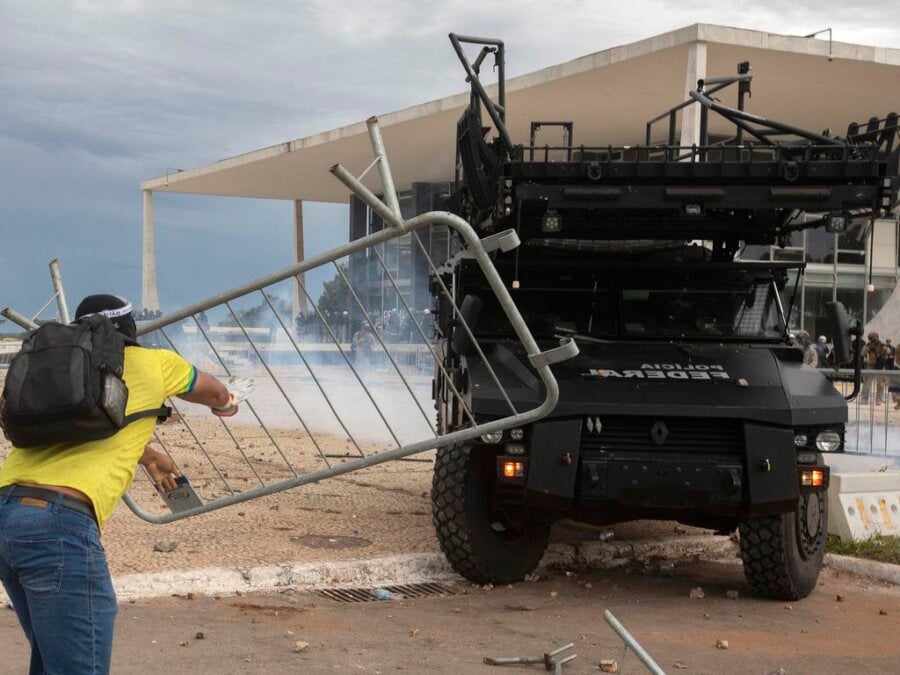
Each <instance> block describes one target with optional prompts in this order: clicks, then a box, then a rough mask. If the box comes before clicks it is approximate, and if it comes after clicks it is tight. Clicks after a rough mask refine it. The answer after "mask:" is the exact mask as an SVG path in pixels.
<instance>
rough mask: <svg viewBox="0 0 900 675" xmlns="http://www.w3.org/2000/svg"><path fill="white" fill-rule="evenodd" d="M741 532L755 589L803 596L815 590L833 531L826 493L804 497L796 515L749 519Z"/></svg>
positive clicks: (784, 596) (782, 596)
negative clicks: (829, 524) (827, 542)
mask: <svg viewBox="0 0 900 675" xmlns="http://www.w3.org/2000/svg"><path fill="white" fill-rule="evenodd" d="M740 530H741V559H742V560H743V562H744V576H746V577H747V581H748V582H749V583H750V586H751V587H752V588H753V591H754V593H756V594H757V595H760V596H763V597H766V598H773V599H776V600H798V599H800V598H805V597H806V596H807V595H809V594H810V593H811V592H812V591H813V589H815V587H816V583H817V581H818V579H819V570H820V569H821V568H822V556H823V555H824V554H825V538H826V534H827V532H828V508H827V504H826V500H825V493H823V492H821V493H817V494H809V495H802V496H801V497H800V500H799V502H798V504H797V510H796V511H792V512H790V513H780V514H777V515H771V516H753V517H749V518H746V519H745V520H744V521H742V522H741V526H740Z"/></svg>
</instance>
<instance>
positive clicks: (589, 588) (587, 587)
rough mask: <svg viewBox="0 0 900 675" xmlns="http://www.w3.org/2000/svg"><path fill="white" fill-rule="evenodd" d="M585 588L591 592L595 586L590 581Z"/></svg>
mask: <svg viewBox="0 0 900 675" xmlns="http://www.w3.org/2000/svg"><path fill="white" fill-rule="evenodd" d="M584 587H585V589H587V590H591V589H592V588H593V587H594V585H593V584H592V583H591V582H590V581H589V582H587V583H586V584H585V585H584Z"/></svg>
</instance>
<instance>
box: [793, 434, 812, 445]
mask: <svg viewBox="0 0 900 675" xmlns="http://www.w3.org/2000/svg"><path fill="white" fill-rule="evenodd" d="M807 443H809V438H808V437H807V436H806V434H797V435H796V436H794V447H795V448H802V447H803V446H804V445H806V444H807Z"/></svg>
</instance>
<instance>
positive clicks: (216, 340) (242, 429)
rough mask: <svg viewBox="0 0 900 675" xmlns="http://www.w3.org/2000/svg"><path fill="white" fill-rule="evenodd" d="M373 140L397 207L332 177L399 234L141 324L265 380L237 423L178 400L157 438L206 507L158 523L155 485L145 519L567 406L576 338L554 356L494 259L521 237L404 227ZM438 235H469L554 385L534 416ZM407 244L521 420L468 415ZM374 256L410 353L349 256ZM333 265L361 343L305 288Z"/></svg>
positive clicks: (225, 367) (161, 340)
mask: <svg viewBox="0 0 900 675" xmlns="http://www.w3.org/2000/svg"><path fill="white" fill-rule="evenodd" d="M369 133H370V139H371V142H372V147H373V151H374V154H375V159H374V160H373V162H372V163H371V164H370V165H369V167H368V168H367V169H366V171H365V172H363V175H365V173H366V172H368V170H369V169H371V168H372V167H377V168H378V171H379V174H380V177H381V183H382V187H383V191H384V195H385V201H382V200H380V199H378V198H377V197H376V196H375V195H374V194H373V193H372V192H371V191H369V190H368V189H367V188H366V187H365V186H364V185H363V183H362V182H361V178H362V176H360V178H356V177H355V176H353V175H352V174H350V173H349V172H348V171H346V170H345V169H344V168H343V167H341V166H340V165H336V166H335V167H333V168H332V173H334V175H335V176H336V177H337V178H338V179H340V180H341V181H342V182H344V183H345V184H346V185H347V186H348V187H349V188H350V189H351V190H352V191H353V192H354V193H355V194H356V195H357V196H358V197H360V198H361V199H362V200H363V201H364V202H365V203H366V204H367V205H368V206H369V207H370V208H372V209H373V210H374V211H375V212H377V213H378V214H379V215H380V216H381V217H382V218H383V219H384V221H385V223H387V224H388V225H389V227H387V228H385V229H384V230H382V231H380V232H377V233H375V234H371V235H369V236H367V237H364V238H362V239H358V240H356V241H353V242H350V243H349V244H347V245H344V246H341V247H339V248H337V249H334V250H332V251H330V252H328V253H325V254H322V255H318V256H315V257H313V258H310V259H308V260H305V261H303V262H301V263H298V264H295V265H292V266H290V267H287V268H285V269H283V270H281V271H279V272H277V273H275V274H272V275H269V276H267V277H264V278H261V279H258V280H257V281H254V282H252V283H249V284H245V285H243V286H240V287H238V288H235V289H233V290H231V291H228V292H225V293H222V294H220V295H217V296H215V297H213V298H210V299H208V300H206V301H204V302H200V303H196V304H194V305H192V306H190V307H186V308H184V309H182V310H179V311H176V312H173V313H171V314H169V315H166V316H164V317H161V318H159V319H156V320H151V321H148V322H146V323H142V325H141V326H140V329H139V334H140V335H141V336H142V337H143V338H144V340H150V341H152V342H154V343H156V344H159V345H160V346H163V347H167V348H170V349H174V350H175V351H178V352H179V353H181V354H183V355H185V356H186V357H187V358H188V359H189V360H191V361H192V362H194V363H195V364H197V365H198V366H199V367H201V368H202V369H206V370H210V371H211V372H213V373H214V374H216V375H219V376H223V377H228V376H235V375H240V376H248V375H249V376H252V377H254V379H255V381H256V383H257V384H256V390H255V392H254V395H253V397H252V398H251V399H250V400H249V401H247V403H246V404H245V406H244V408H243V411H242V412H241V413H240V415H239V416H238V417H236V418H234V419H230V420H225V419H221V418H217V419H214V420H211V421H210V420H207V421H206V422H205V423H204V422H198V418H197V415H196V414H195V413H196V411H194V410H191V407H192V406H191V405H190V404H185V403H183V402H181V401H177V402H175V401H172V403H173V404H174V406H173V407H174V408H175V410H176V413H177V420H176V422H175V423H174V425H173V426H172V427H171V428H167V427H162V428H161V429H158V431H157V433H156V435H155V440H156V442H157V443H158V444H159V445H160V446H161V447H162V448H163V450H165V451H166V452H167V453H169V454H170V455H172V456H173V457H174V458H175V459H176V462H178V463H179V465H180V466H182V468H185V470H186V471H188V469H189V471H190V473H191V475H192V480H195V482H196V484H197V489H198V492H199V493H200V494H201V497H202V499H203V501H204V503H203V504H202V505H198V506H194V507H192V508H188V509H187V510H183V511H176V512H173V513H159V512H154V509H153V507H152V506H151V507H148V506H144V505H143V504H142V502H145V500H147V499H148V497H149V496H150V495H151V494H152V491H150V490H148V489H147V487H148V486H146V485H145V486H144V489H143V490H142V489H141V488H140V487H138V488H133V489H132V490H131V491H130V493H129V495H126V498H125V501H126V503H127V504H128V505H129V507H130V508H131V509H132V510H133V511H134V512H135V513H136V514H137V515H138V516H140V517H141V518H143V519H145V520H147V521H150V522H153V523H165V522H170V521H173V520H177V519H180V518H186V517H189V516H193V515H197V514H200V513H205V512H208V511H211V510H213V509H218V508H221V507H224V506H229V505H232V504H237V503H241V502H245V501H248V500H250V499H255V498H258V497H261V496H264V495H268V494H272V493H275V492H278V491H281V490H286V489H288V488H292V487H297V486H300V485H306V484H309V483H314V482H318V481H320V480H323V479H326V478H330V477H333V476H338V475H341V474H346V473H349V472H351V471H356V470H359V469H363V468H367V467H371V466H374V465H376V464H381V463H383V462H386V461H389V460H395V459H401V458H406V457H408V456H410V455H413V454H416V453H421V452H424V451H427V450H429V449H432V448H436V447H440V446H448V445H452V444H457V443H464V442H467V441H471V440H473V439H475V438H477V437H479V436H481V435H483V434H485V433H488V432H491V431H497V430H501V429H506V428H510V427H513V426H519V425H523V424H528V423H530V422H533V421H535V420H537V419H540V418H541V417H544V416H545V415H547V414H549V413H550V412H551V411H552V410H553V408H554V407H555V405H556V402H557V398H558V387H557V383H556V380H555V379H554V377H553V374H552V373H551V371H550V367H549V366H550V365H551V364H552V363H555V362H557V361H560V360H563V359H566V358H570V357H572V356H574V355H575V354H577V353H578V349H577V347H576V346H575V344H574V343H573V342H571V341H568V342H565V343H564V344H561V345H560V346H559V347H557V348H555V349H552V350H550V351H547V352H541V351H540V349H539V348H538V346H537V343H536V342H535V340H534V338H533V337H532V335H531V333H530V331H529V329H528V327H527V326H526V325H525V322H524V320H523V319H522V317H521V315H520V314H519V312H518V310H517V309H516V306H515V304H514V303H513V301H512V298H511V297H510V295H509V293H508V291H507V289H506V287H505V285H504V283H503V281H502V280H501V278H500V276H499V274H498V273H497V271H496V269H495V268H494V266H493V263H492V262H491V259H490V257H489V255H488V253H489V252H490V251H491V250H494V249H497V248H500V249H503V250H511V249H512V248H514V247H515V246H517V245H518V238H517V237H516V236H515V233H514V232H512V231H507V232H504V233H501V234H499V235H495V236H494V237H491V238H488V239H483V240H482V239H479V238H478V235H477V234H476V233H475V231H474V230H473V229H472V228H471V226H470V225H469V224H468V223H466V222H465V221H464V220H462V219H461V218H459V217H457V216H454V215H451V214H449V213H441V212H433V213H427V214H424V215H421V216H417V217H415V218H412V219H410V220H403V219H402V216H401V215H400V208H399V204H398V202H397V198H396V193H395V191H394V186H393V179H392V178H391V174H390V169H389V166H388V162H387V157H386V155H385V152H384V146H383V144H382V140H381V135H380V132H379V130H378V125H377V120H375V119H374V118H372V119H371V120H369ZM435 224H439V225H444V226H447V227H448V228H450V230H451V231H453V232H454V233H455V236H458V237H459V238H460V241H461V243H462V245H463V246H464V247H465V250H466V252H467V254H468V255H471V256H472V257H473V258H474V259H475V260H476V262H477V264H478V265H479V267H480V269H481V271H482V272H483V274H484V276H485V280H486V282H487V284H488V285H489V286H490V288H491V289H492V290H493V292H494V293H495V294H496V295H497V298H498V301H499V305H500V307H501V308H502V311H503V313H504V314H505V317H506V319H507V320H508V321H509V324H510V326H511V327H512V329H513V331H514V332H515V334H516V336H517V337H518V339H519V340H520V342H521V344H522V346H523V348H524V350H525V352H526V353H527V354H528V356H529V359H530V361H531V364H532V366H533V367H534V369H535V371H536V372H537V374H538V376H539V377H540V380H541V382H542V384H543V391H544V398H543V400H542V401H541V402H540V403H539V404H537V405H535V406H534V407H531V408H530V409H527V410H521V409H518V408H517V407H516V405H514V404H513V402H512V400H511V397H510V395H509V394H508V393H507V392H506V391H505V390H504V388H503V385H502V384H501V381H500V378H499V377H498V376H497V373H496V372H495V371H494V369H493V368H492V366H491V362H490V359H489V358H488V357H487V355H486V354H485V351H484V348H483V347H482V346H481V345H480V344H479V343H478V341H477V340H476V339H475V337H474V334H473V331H472V327H471V326H469V325H468V323H467V322H466V320H465V318H464V317H463V315H462V313H461V312H460V311H459V308H458V307H457V306H456V304H455V298H454V294H453V291H452V290H451V289H450V288H448V287H447V285H446V284H445V283H444V281H442V279H441V277H440V276H439V275H438V274H437V270H436V268H435V266H434V263H433V262H432V261H431V259H430V258H429V257H428V254H427V251H426V250H425V247H424V246H423V244H422V242H421V240H420V239H419V236H418V230H420V229H422V228H424V227H428V226H430V225H435ZM406 234H411V235H412V238H413V241H414V243H415V245H418V246H419V247H420V248H421V249H422V252H423V254H424V255H425V258H426V261H427V263H428V264H429V266H430V267H431V271H432V273H433V274H434V275H435V276H434V279H435V282H436V284H437V286H438V289H439V291H440V292H441V293H443V294H444V296H445V299H446V300H447V301H448V302H449V303H450V305H449V306H450V307H451V312H452V314H453V317H454V325H455V330H463V331H465V333H466V334H467V336H468V338H469V340H471V342H472V344H473V345H474V348H475V352H476V354H477V358H480V359H481V360H482V361H483V362H484V364H485V367H486V368H487V369H488V371H489V373H490V374H491V379H492V382H493V385H494V387H496V392H495V393H496V395H497V396H498V397H499V399H500V400H503V401H505V402H506V404H507V407H508V414H507V415H506V416H505V417H503V418H502V419H494V420H482V419H476V417H475V416H474V414H473V413H472V411H471V410H470V409H469V407H468V405H467V404H466V395H465V393H463V392H461V391H459V389H458V388H457V386H458V383H456V382H457V381H456V380H454V378H452V377H450V375H449V374H448V373H447V372H446V370H445V368H444V365H443V359H442V358H441V355H440V354H438V353H437V352H436V350H435V344H434V340H433V337H434V336H433V334H429V332H427V331H430V329H429V326H428V324H427V323H426V322H425V321H424V320H423V314H422V312H421V310H418V311H417V310H415V309H413V308H412V307H411V306H410V305H409V302H408V300H407V299H406V297H405V296H404V294H403V292H402V291H401V288H400V285H399V283H398V280H397V279H396V277H395V276H394V275H393V274H392V273H391V272H390V271H389V270H388V267H387V265H386V264H385V261H384V254H383V247H384V245H385V243H386V242H388V241H389V240H391V239H394V238H398V237H401V236H404V235H406ZM365 250H369V252H370V254H371V257H374V258H375V259H377V260H378V263H379V264H380V266H381V267H382V269H383V270H384V272H385V275H386V276H385V279H386V280H387V281H388V282H389V284H390V286H391V288H392V290H393V292H394V293H396V296H397V305H398V307H402V308H403V311H404V312H405V314H406V316H405V320H406V321H407V322H408V324H407V325H408V327H409V328H410V331H408V333H407V336H406V339H405V340H404V342H402V343H398V342H396V341H391V339H390V337H393V336H390V337H389V336H387V335H386V334H385V331H384V326H383V325H379V322H377V321H376V320H375V318H374V316H373V314H372V313H371V312H370V308H368V307H366V306H365V305H364V303H363V301H362V300H361V296H363V297H364V294H362V293H361V289H358V288H356V287H355V285H354V283H353V282H352V281H351V279H350V278H349V277H348V275H347V273H346V272H345V270H346V269H347V268H346V266H345V264H344V263H345V262H346V261H347V259H348V257H349V256H351V255H354V254H356V253H359V252H362V251H365ZM320 268H327V269H329V270H330V272H333V274H334V275H335V279H339V280H340V283H341V284H342V286H343V289H344V291H346V296H345V297H346V301H347V302H348V304H349V305H350V308H351V309H352V312H351V314H355V315H356V316H358V317H359V325H358V326H352V327H351V329H352V330H353V335H352V336H350V339H349V340H348V336H349V335H350V332H349V331H348V330H347V329H346V328H343V329H340V328H338V327H337V326H335V325H334V320H333V319H329V316H331V314H329V312H328V311H327V310H325V309H323V307H322V306H321V304H322V302H323V298H318V299H317V298H315V297H314V295H313V293H311V292H310V290H309V289H308V288H307V286H306V285H304V282H303V279H304V278H306V279H308V278H310V274H311V273H312V272H314V271H315V270H317V269H320ZM304 273H306V276H305V277H304V276H303V274H304ZM293 284H297V286H298V288H299V289H300V291H301V292H302V293H303V294H304V295H305V296H306V299H307V302H308V303H309V306H310V307H311V308H312V311H313V313H314V315H315V318H316V320H317V326H316V328H317V330H316V331H315V332H316V334H317V335H319V336H325V337H323V338H321V341H319V342H315V343H306V342H301V341H300V340H302V339H303V338H304V337H305V336H304V334H303V333H302V332H298V331H295V330H294V326H292V322H291V321H290V317H289V316H285V311H286V310H285V309H283V307H286V306H289V304H290V303H288V302H285V301H284V299H285V298H289V297H290V295H289V294H290V292H292V285H293ZM251 319H252V323H251ZM213 325H216V326H219V327H222V328H230V329H231V330H230V331H224V332H222V331H220V335H219V336H218V337H216V336H215V335H214V332H213V329H212V328H211V326H213ZM260 328H262V329H264V330H259V329H260ZM229 335H230V337H229ZM386 337H387V338H388V339H386ZM413 337H415V338H416V339H415V340H412V339H411V338H413ZM433 372H439V373H440V374H441V375H442V376H443V378H444V380H445V381H447V382H449V383H450V384H449V387H450V389H451V391H452V393H451V394H450V397H451V399H452V400H451V401H450V402H449V405H448V409H449V410H451V411H458V413H459V419H458V420H457V421H458V423H459V425H458V428H457V429H456V430H455V431H451V432H445V433H441V431H440V430H439V429H438V428H437V427H436V425H435V413H434V409H433V406H432V401H431V399H432V392H431V378H432V373H433ZM459 386H461V385H459ZM179 455H180V456H179ZM153 501H154V503H158V500H153Z"/></svg>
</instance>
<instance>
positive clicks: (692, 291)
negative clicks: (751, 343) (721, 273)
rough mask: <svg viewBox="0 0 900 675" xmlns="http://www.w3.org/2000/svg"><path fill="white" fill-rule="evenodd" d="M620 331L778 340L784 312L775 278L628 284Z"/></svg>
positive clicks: (622, 298)
mask: <svg viewBox="0 0 900 675" xmlns="http://www.w3.org/2000/svg"><path fill="white" fill-rule="evenodd" d="M621 331H622V335H624V336H633V337H689V338H690V337H692V338H725V339H766V340H771V339H778V338H780V337H781V336H782V335H783V333H784V323H783V319H782V313H781V310H780V308H779V304H778V302H777V299H776V296H775V289H774V286H773V284H772V283H771V282H759V283H754V284H753V285H752V286H751V287H750V288H749V289H746V290H745V289H730V288H722V289H709V288H703V289H697V288H680V289H673V288H623V289H622V290H621Z"/></svg>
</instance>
